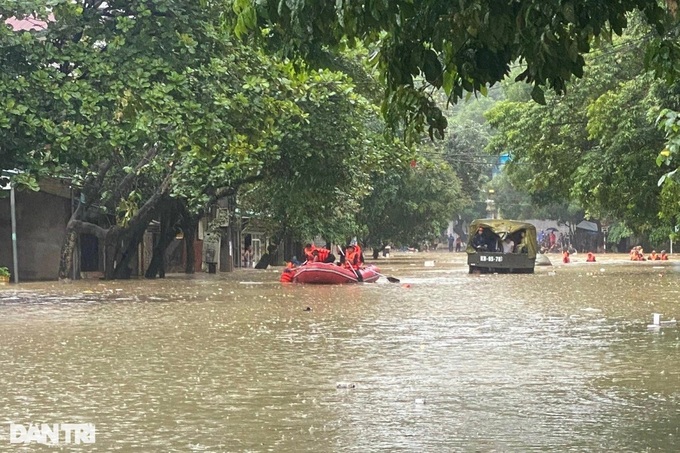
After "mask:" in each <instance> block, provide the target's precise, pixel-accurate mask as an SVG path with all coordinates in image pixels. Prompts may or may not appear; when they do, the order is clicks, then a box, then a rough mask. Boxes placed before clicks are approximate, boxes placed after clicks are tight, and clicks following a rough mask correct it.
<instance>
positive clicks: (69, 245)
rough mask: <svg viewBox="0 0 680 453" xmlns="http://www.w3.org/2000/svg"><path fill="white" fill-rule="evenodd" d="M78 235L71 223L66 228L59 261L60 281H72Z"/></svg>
mask: <svg viewBox="0 0 680 453" xmlns="http://www.w3.org/2000/svg"><path fill="white" fill-rule="evenodd" d="M77 238H78V233H77V232H76V231H75V228H74V226H73V225H72V223H71V222H69V224H68V226H67V227H66V237H65V238H64V243H63V244H62V245H61V258H60V259H59V280H60V281H64V282H69V281H71V276H72V275H73V274H72V272H73V253H74V251H75V248H76V239H77Z"/></svg>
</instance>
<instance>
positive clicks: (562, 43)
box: [234, 0, 677, 139]
mask: <svg viewBox="0 0 680 453" xmlns="http://www.w3.org/2000/svg"><path fill="white" fill-rule="evenodd" d="M666 3H667V4H668V6H669V7H670V8H671V10H672V11H673V12H674V11H675V9H677V1H676V0H667V1H666ZM234 10H235V11H236V13H237V21H236V25H235V30H236V32H237V33H238V34H244V33H245V32H246V31H247V30H248V29H249V28H253V27H255V25H256V23H257V21H259V25H261V26H263V27H267V31H266V33H263V34H261V35H262V36H265V37H266V39H268V40H269V41H274V42H276V43H277V44H278V47H279V48H283V49H284V50H287V51H288V52H289V53H298V54H302V55H304V56H305V57H308V58H311V59H314V57H315V55H316V54H317V53H318V51H319V49H320V48H322V47H323V46H331V47H338V46H345V45H347V44H352V43H353V42H355V41H357V40H360V41H363V42H364V43H368V45H370V46H375V48H376V54H375V57H374V61H375V62H376V63H377V65H378V67H379V69H380V72H381V74H382V75H383V77H384V81H385V83H386V86H387V92H386V97H385V105H384V112H385V115H386V118H388V119H389V120H391V121H393V122H394V121H396V120H397V119H405V124H406V129H405V132H406V135H407V137H409V138H411V139H417V135H415V134H412V132H418V130H420V129H421V128H424V127H425V128H428V129H429V130H430V133H431V134H438V135H440V134H441V133H442V132H443V129H444V128H445V127H446V119H445V117H444V116H443V115H442V113H441V111H440V109H439V108H438V107H437V104H436V102H435V101H434V99H433V98H432V96H431V90H430V88H435V89H436V88H443V89H444V91H445V93H446V96H447V97H448V99H449V101H450V102H452V103H455V102H456V101H457V100H458V99H460V98H461V97H462V96H463V95H464V93H465V92H477V91H479V92H483V93H484V92H485V91H486V89H487V87H488V86H490V85H493V84H494V83H496V82H500V81H502V80H503V79H504V78H505V77H506V76H507V75H508V74H509V72H510V65H511V64H514V63H516V62H518V61H519V62H521V63H523V64H524V65H525V67H524V71H522V73H520V74H519V75H518V76H517V80H523V81H526V82H529V83H532V84H533V85H534V89H533V92H532V96H533V98H534V99H535V100H537V101H539V102H543V101H544V94H543V90H542V88H541V87H543V86H548V87H550V88H553V89H554V90H555V91H557V92H558V93H563V92H564V91H565V90H566V87H567V82H568V81H569V79H570V78H571V77H572V76H574V75H575V76H577V77H581V76H582V75H583V71H584V66H585V59H584V58H583V55H584V54H586V53H588V52H589V51H590V50H591V44H592V42H593V40H594V39H596V38H601V37H609V36H611V35H612V34H614V33H615V34H621V33H622V31H623V30H624V29H625V28H626V27H627V25H628V13H630V12H631V11H634V10H639V11H641V12H642V13H643V16H644V17H645V18H646V20H648V21H649V23H650V24H652V26H653V27H654V28H655V30H656V31H657V32H662V31H663V29H664V26H665V25H666V21H668V19H669V17H670V16H669V15H668V14H667V13H666V11H665V10H664V8H663V6H662V4H661V3H659V2H657V1H652V0H617V1H598V2H593V1H590V0H572V1H568V2H565V1H562V0H520V1H512V2H502V1H497V0H471V1H465V2H457V1H451V2H446V1H441V0H422V1H418V2H414V1H412V0H390V1H370V2H369V1H366V0H344V1H338V2H302V1H300V2H289V1H285V2H284V1H280V0H235V6H234ZM653 55H656V54H655V53H653ZM653 59H654V58H652V57H650V61H652V60H653Z"/></svg>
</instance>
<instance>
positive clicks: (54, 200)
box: [0, 191, 71, 282]
mask: <svg viewBox="0 0 680 453" xmlns="http://www.w3.org/2000/svg"><path fill="white" fill-rule="evenodd" d="M5 193H6V194H7V195H9V192H8V191H7V192H5ZM70 216H71V207H70V200H69V199H68V198H64V197H60V196H57V195H51V194H49V193H46V192H32V191H17V192H16V219H17V249H18V259H19V281H20V282H22V281H37V280H56V279H57V278H58V273H59V258H60V253H61V246H62V242H63V240H64V234H65V232H66V224H67V223H68V220H69V218H70ZM0 266H7V267H8V268H9V269H10V271H11V272H12V281H14V274H15V272H14V269H13V264H12V224H11V216H10V199H9V196H8V197H6V198H0Z"/></svg>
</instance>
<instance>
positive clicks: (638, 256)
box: [630, 245, 668, 261]
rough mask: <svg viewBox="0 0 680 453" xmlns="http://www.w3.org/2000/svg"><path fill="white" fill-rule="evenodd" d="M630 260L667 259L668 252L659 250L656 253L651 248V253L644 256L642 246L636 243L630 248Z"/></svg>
mask: <svg viewBox="0 0 680 453" xmlns="http://www.w3.org/2000/svg"><path fill="white" fill-rule="evenodd" d="M630 260H631V261H668V254H667V253H666V251H665V250H661V253H656V250H652V253H650V254H649V256H648V257H647V258H645V252H644V250H642V246H641V245H638V246H636V247H633V248H632V249H630Z"/></svg>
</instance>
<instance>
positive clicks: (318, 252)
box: [312, 247, 331, 263]
mask: <svg viewBox="0 0 680 453" xmlns="http://www.w3.org/2000/svg"><path fill="white" fill-rule="evenodd" d="M312 254H313V255H314V259H313V260H312V261H319V262H321V263H325V262H326V260H327V259H328V256H329V255H330V254H331V251H330V250H328V249H327V248H325V247H322V248H317V249H314V251H313V252H312Z"/></svg>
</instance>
